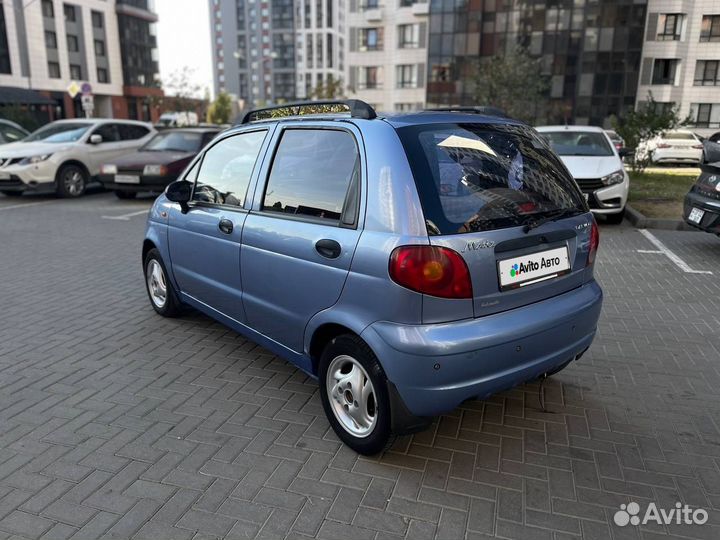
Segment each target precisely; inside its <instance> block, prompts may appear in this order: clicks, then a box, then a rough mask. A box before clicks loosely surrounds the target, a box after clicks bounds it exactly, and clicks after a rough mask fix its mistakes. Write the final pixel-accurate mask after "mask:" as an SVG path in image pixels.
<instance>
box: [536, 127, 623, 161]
mask: <svg viewBox="0 0 720 540" xmlns="http://www.w3.org/2000/svg"><path fill="white" fill-rule="evenodd" d="M540 136H541V137H542V138H544V139H545V140H546V141H547V142H548V144H550V146H552V149H553V150H555V152H556V153H557V154H558V155H559V156H593V157H608V156H612V155H613V151H612V148H610V144H609V143H608V141H607V138H606V137H605V134H604V133H599V132H597V131H541V132H540Z"/></svg>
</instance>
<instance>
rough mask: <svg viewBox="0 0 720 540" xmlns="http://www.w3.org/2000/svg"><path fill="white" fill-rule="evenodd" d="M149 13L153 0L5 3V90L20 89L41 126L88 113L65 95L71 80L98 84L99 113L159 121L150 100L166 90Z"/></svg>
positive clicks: (0, 9)
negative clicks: (161, 85) (160, 78)
mask: <svg viewBox="0 0 720 540" xmlns="http://www.w3.org/2000/svg"><path fill="white" fill-rule="evenodd" d="M151 10H152V4H151V2H149V0H117V3H116V2H115V0H68V1H63V0H34V1H32V2H28V1H27V0H3V1H2V2H0V87H11V88H14V89H15V90H16V91H14V92H12V95H13V96H19V98H18V99H21V100H22V102H18V103H17V104H18V105H23V106H28V105H30V108H31V110H32V112H33V113H35V115H36V117H37V118H38V120H41V121H47V120H51V119H57V118H74V117H81V116H84V115H85V112H84V111H83V109H82V106H81V103H80V96H79V95H78V96H77V97H76V98H75V99H72V98H71V97H70V95H69V94H68V92H67V88H68V86H69V85H70V83H71V82H72V81H75V82H76V83H78V84H79V85H80V84H82V83H90V85H91V86H92V93H93V96H94V112H93V114H94V116H105V117H117V118H128V117H129V118H137V119H143V120H155V119H156V118H157V111H156V110H155V109H154V108H153V107H151V102H152V99H151V98H152V97H153V96H162V90H160V89H159V88H158V87H157V81H156V79H157V73H158V66H157V51H156V42H155V38H154V28H153V25H154V23H155V21H156V20H157V16H156V15H155V14H154V13H153V12H152V11H151ZM143 33H144V35H145V36H147V37H146V39H145V41H144V43H141V41H142V40H141V39H140V38H138V36H139V35H140V34H143ZM139 72H142V73H143V76H142V77H140V76H136V74H137V73H139ZM17 89H20V90H21V91H20V92H18V91H17ZM8 104H12V103H5V105H8Z"/></svg>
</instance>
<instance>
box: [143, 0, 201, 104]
mask: <svg viewBox="0 0 720 540" xmlns="http://www.w3.org/2000/svg"><path fill="white" fill-rule="evenodd" d="M155 12H156V13H157V15H158V18H159V20H158V25H157V38H158V55H159V61H160V62H159V63H160V79H161V80H163V81H167V80H168V77H169V76H170V75H172V74H173V73H174V72H177V71H179V70H182V69H183V68H184V67H186V66H187V67H189V68H190V69H191V70H192V71H191V82H192V83H194V84H197V85H200V86H201V87H202V88H203V89H204V88H208V90H209V91H210V95H212V93H213V83H212V77H213V76H212V56H211V50H210V21H209V19H208V2H207V0H155ZM166 93H168V92H167V91H166ZM169 93H171V92H169ZM203 94H204V90H203V91H201V92H200V95H198V96H197V97H203Z"/></svg>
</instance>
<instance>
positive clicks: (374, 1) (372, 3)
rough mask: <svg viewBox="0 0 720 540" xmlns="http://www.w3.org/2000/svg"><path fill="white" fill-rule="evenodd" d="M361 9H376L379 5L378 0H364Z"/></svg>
mask: <svg viewBox="0 0 720 540" xmlns="http://www.w3.org/2000/svg"><path fill="white" fill-rule="evenodd" d="M361 7H362V9H377V8H379V7H380V2H379V1H378V0H365V1H364V2H362V4H361Z"/></svg>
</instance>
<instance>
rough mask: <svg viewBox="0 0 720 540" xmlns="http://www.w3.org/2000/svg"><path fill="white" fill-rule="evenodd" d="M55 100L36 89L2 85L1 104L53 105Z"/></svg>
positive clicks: (0, 91)
mask: <svg viewBox="0 0 720 540" xmlns="http://www.w3.org/2000/svg"><path fill="white" fill-rule="evenodd" d="M54 103H55V102H54V101H53V100H51V99H49V98H46V97H45V96H43V95H42V94H41V93H40V92H36V91H35V90H28V89H27V88H18V87H16V86H0V105H52V104H54Z"/></svg>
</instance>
